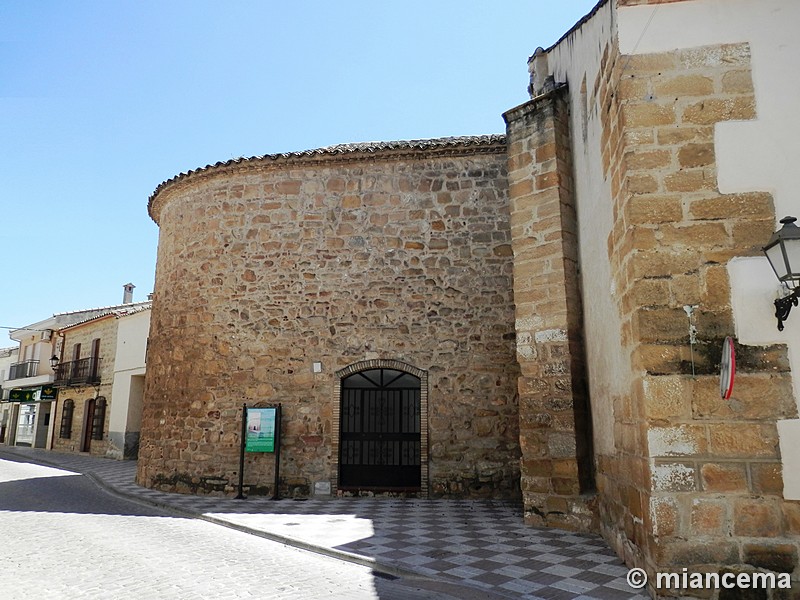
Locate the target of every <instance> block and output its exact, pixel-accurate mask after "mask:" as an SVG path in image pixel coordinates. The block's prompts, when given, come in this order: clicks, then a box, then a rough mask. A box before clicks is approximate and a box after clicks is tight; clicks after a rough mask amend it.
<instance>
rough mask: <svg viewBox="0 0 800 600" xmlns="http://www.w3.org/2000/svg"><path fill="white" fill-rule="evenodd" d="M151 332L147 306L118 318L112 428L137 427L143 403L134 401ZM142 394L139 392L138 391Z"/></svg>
mask: <svg viewBox="0 0 800 600" xmlns="http://www.w3.org/2000/svg"><path fill="white" fill-rule="evenodd" d="M149 332H150V311H149V310H144V311H142V312H138V313H135V314H132V315H128V316H125V317H121V318H120V319H119V320H118V321H117V349H116V355H115V357H114V384H113V387H112V389H111V398H112V402H111V412H110V415H109V427H108V429H109V432H113V433H122V434H124V433H125V432H127V431H138V430H139V429H138V428H139V426H140V424H141V404H140V403H139V404H138V405H133V406H132V405H131V402H130V400H131V398H132V397H133V398H134V399H135V398H136V397H137V394H139V391H138V387H137V382H138V380H137V379H134V378H135V377H139V376H143V375H144V373H145V352H146V349H147V336H148V334H149ZM139 395H140V394H139Z"/></svg>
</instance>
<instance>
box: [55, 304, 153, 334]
mask: <svg viewBox="0 0 800 600" xmlns="http://www.w3.org/2000/svg"><path fill="white" fill-rule="evenodd" d="M152 306H153V302H152V300H145V301H144V302H131V303H128V304H121V305H119V306H112V307H108V310H104V309H99V310H101V311H102V312H100V313H99V314H93V315H90V316H88V317H86V318H85V319H82V320H80V321H76V322H75V323H70V324H69V325H65V326H64V327H62V328H61V330H65V329H72V328H73V327H77V326H78V325H84V324H86V323H90V322H91V321H97V320H99V319H105V318H106V317H114V318H117V319H119V318H121V317H127V316H128V315H133V314H136V313H140V312H144V311H145V310H150V309H151V308H152Z"/></svg>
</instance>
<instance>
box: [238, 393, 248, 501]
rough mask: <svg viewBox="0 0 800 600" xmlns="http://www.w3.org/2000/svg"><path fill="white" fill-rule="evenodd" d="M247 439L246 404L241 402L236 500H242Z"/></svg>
mask: <svg viewBox="0 0 800 600" xmlns="http://www.w3.org/2000/svg"><path fill="white" fill-rule="evenodd" d="M246 441H247V404H242V435H241V439H240V440H239V493H238V494H236V500H244V499H245V497H244V494H243V493H242V489H243V488H244V446H245V442H246Z"/></svg>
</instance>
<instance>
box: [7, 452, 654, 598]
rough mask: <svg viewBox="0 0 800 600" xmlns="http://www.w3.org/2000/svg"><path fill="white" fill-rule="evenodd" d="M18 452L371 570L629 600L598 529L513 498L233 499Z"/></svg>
mask: <svg viewBox="0 0 800 600" xmlns="http://www.w3.org/2000/svg"><path fill="white" fill-rule="evenodd" d="M6 452H7V453H8V454H12V455H14V456H17V457H18V458H24V459H30V460H34V461H38V462H46V463H49V464H52V465H55V466H58V467H61V468H64V469H67V470H72V471H76V472H80V473H84V474H88V475H90V476H91V477H92V478H93V479H94V480H95V481H97V482H98V483H100V484H101V485H103V486H104V487H107V488H109V489H110V490H112V491H114V492H116V493H118V494H123V495H125V496H128V497H132V498H134V499H136V500H138V501H140V502H141V501H143V502H147V503H150V504H154V505H157V506H161V507H166V508H172V509H177V510H180V511H183V512H184V513H189V514H192V515H196V516H199V517H201V518H207V519H209V520H213V521H215V522H218V523H221V524H229V525H233V526H236V527H237V528H239V529H245V530H248V531H252V532H256V533H262V534H267V535H269V536H270V537H273V538H276V539H280V540H281V541H284V543H287V544H289V545H300V546H301V547H305V548H311V549H314V548H319V549H323V550H326V551H328V553H329V554H333V555H337V554H339V555H340V556H341V557H342V558H346V559H351V558H353V557H361V558H363V559H364V560H366V561H367V562H372V563H374V564H375V565H376V568H380V567H385V568H387V569H393V570H394V571H395V572H400V573H413V574H416V575H417V576H422V577H427V578H431V579H437V580H441V581H450V582H454V583H458V584H460V585H463V586H468V587H470V588H473V589H475V590H476V592H477V591H478V590H481V591H482V592H486V593H488V594H491V595H493V596H495V597H507V598H520V599H526V600H628V599H645V598H648V596H647V595H646V594H645V593H644V592H642V591H639V590H633V589H631V588H630V587H629V586H628V584H627V583H626V580H625V575H626V573H627V571H628V570H627V568H626V567H625V565H624V564H622V562H621V561H620V560H619V559H618V558H617V557H616V555H615V554H614V553H613V552H612V551H611V550H610V549H609V548H608V546H607V544H606V543H605V542H604V540H603V539H602V538H601V537H599V536H596V535H590V534H576V533H570V532H566V531H561V530H558V529H539V528H532V527H526V526H525V525H524V524H523V522H522V514H521V508H520V507H519V506H517V505H514V504H510V503H505V502H498V501H490V500H426V499H395V498H312V499H309V500H304V501H298V500H288V499H287V500H279V501H271V500H268V499H265V498H255V497H254V498H250V499H248V500H244V501H242V500H234V499H231V498H216V497H197V496H188V495H181V494H167V493H164V492H158V491H155V490H148V489H145V488H141V487H139V486H137V485H136V484H135V483H134V482H133V479H134V475H135V469H136V465H135V462H132V461H113V460H107V459H102V458H96V457H89V456H85V455H71V454H61V453H55V452H45V451H41V450H31V449H27V448H25V449H21V448H11V449H6V448H3V449H2V450H0V458H2V456H3V453H6Z"/></svg>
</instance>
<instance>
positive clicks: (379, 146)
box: [147, 134, 506, 217]
mask: <svg viewBox="0 0 800 600" xmlns="http://www.w3.org/2000/svg"><path fill="white" fill-rule="evenodd" d="M505 143H506V136H505V134H489V135H465V136H453V137H442V138H427V139H416V140H404V141H394V142H355V143H348V144H334V145H332V146H324V147H322V148H315V149H312V150H300V151H297V152H280V153H277V154H263V155H260V156H251V157H247V158H245V157H239V158H232V159H230V160H226V161H219V162H216V163H214V164H213V165H211V164H209V165H206V166H205V167H198V168H197V169H191V170H189V171H185V172H182V173H179V174H178V175H175V176H174V177H170V178H169V179H167V180H166V181H162V182H161V183H160V184H158V186H157V187H156V189H155V190H154V191H153V193H152V194H150V197H149V198H148V200H147V209H148V212H150V209H151V207H152V204H153V200H154V199H155V197H156V196H158V194H159V193H161V192H162V191H163V190H164V189H165V188H167V187H169V186H171V185H173V184H175V183H178V182H179V181H182V180H184V179H186V178H187V177H192V176H194V175H198V174H203V173H207V172H209V171H212V170H214V169H222V168H225V167H230V166H233V165H238V164H243V163H250V162H253V163H255V162H266V161H270V160H271V161H281V160H296V159H300V160H302V159H314V158H325V157H336V156H342V155H348V154H359V153H367V154H376V153H380V152H387V151H392V150H436V149H440V150H446V149H454V148H459V147H460V148H468V147H470V146H499V145H503V144H505ZM151 217H152V213H151Z"/></svg>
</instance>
